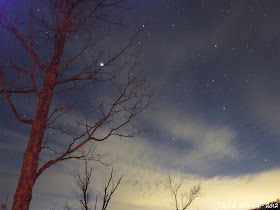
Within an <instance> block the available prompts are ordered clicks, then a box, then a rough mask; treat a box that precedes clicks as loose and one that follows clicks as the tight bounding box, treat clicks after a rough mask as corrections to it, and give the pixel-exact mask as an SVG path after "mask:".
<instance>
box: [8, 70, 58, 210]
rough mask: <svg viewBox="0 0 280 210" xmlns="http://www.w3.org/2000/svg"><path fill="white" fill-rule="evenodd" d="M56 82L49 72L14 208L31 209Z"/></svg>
mask: <svg viewBox="0 0 280 210" xmlns="http://www.w3.org/2000/svg"><path fill="white" fill-rule="evenodd" d="M54 83H55V76H54V75H51V74H47V75H46V80H45V82H44V87H43V90H42V92H41V95H40V99H39V104H38V107H37V111H36V117H35V118H34V122H33V123H32V129H31V133H30V138H29V142H28V145H27V148H26V150H25V153H24V156H23V165H22V169H21V173H20V178H19V182H18V186H17V189H16V193H15V196H14V203H13V210H19V209H22V210H25V209H29V204H30V201H31V199H32V189H33V186H34V184H35V181H36V179H37V169H38V163H39V157H40V152H41V144H42V140H43V137H44V132H45V130H46V122H47V118H48V111H49V107H50V103H51V98H52V95H53V87H54Z"/></svg>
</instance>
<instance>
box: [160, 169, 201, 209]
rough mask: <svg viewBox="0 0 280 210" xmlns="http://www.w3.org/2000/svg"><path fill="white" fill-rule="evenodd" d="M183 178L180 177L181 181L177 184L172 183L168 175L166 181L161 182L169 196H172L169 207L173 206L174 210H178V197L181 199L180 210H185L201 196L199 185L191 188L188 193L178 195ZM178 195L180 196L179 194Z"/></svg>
mask: <svg viewBox="0 0 280 210" xmlns="http://www.w3.org/2000/svg"><path fill="white" fill-rule="evenodd" d="M184 180H185V179H184V178H183V177H181V180H180V181H178V182H174V180H173V178H172V177H171V176H170V175H168V176H167V177H166V179H164V180H163V181H161V184H162V185H163V186H164V187H166V188H167V189H168V190H169V192H170V194H171V195H172V198H173V202H174V203H171V205H174V206H175V208H176V210H179V206H180V204H179V202H180V201H179V197H180V198H181V207H182V210H185V209H187V208H188V207H189V206H190V205H191V203H192V202H193V201H194V200H195V199H196V198H197V197H199V196H201V186H200V184H198V185H196V186H193V187H192V188H191V190H190V191H189V192H182V193H180V189H181V187H182V185H183V184H184ZM179 193H180V194H179Z"/></svg>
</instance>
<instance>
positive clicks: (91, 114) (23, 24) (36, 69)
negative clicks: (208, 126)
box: [0, 0, 153, 210]
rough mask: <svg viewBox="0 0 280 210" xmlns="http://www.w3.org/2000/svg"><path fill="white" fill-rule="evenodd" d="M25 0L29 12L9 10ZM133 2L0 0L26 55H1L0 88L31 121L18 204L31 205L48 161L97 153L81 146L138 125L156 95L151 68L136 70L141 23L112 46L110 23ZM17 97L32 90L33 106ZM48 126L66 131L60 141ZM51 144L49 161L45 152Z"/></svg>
mask: <svg viewBox="0 0 280 210" xmlns="http://www.w3.org/2000/svg"><path fill="white" fill-rule="evenodd" d="M21 3H22V4H23V6H24V7H25V8H26V7H27V6H28V8H29V9H28V13H29V16H28V17H27V16H26V13H24V14H23V17H21V18H18V17H15V16H14V15H12V14H10V13H9V11H11V10H10V9H9V7H13V6H15V5H16V6H17V7H18V4H21ZM35 3H36V8H35V7H34V6H33V5H34V4H35ZM39 8H40V9H39ZM127 9H128V7H127V6H126V4H125V1H124V0H95V1H91V0H45V1H36V2H35V1H34V2H33V1H32V0H29V1H27V0H26V1H20V2H18V1H17V2H12V0H4V1H1V3H0V26H1V27H2V28H3V29H4V30H6V32H7V33H9V35H10V36H14V38H15V40H17V41H18V46H20V47H21V48H19V50H18V51H16V52H15V54H16V53H20V52H23V51H24V52H23V54H22V55H21V56H25V59H23V58H19V57H12V56H10V55H8V54H7V55H0V59H1V63H0V80H1V81H0V82H1V89H0V92H1V93H3V94H4V96H5V98H6V100H7V102H8V104H9V106H10V108H11V110H12V112H13V113H14V115H15V117H16V119H17V120H19V121H20V122H22V123H24V124H27V125H30V136H29V141H28V144H27V147H26V149H25V152H24V156H23V164H22V168H21V172H20V177H19V181H18V185H17V189H16V192H15V195H14V200H13V210H18V209H22V210H27V209H28V208H29V205H30V202H31V199H32V190H33V187H34V185H35V182H36V180H37V179H38V177H39V176H40V175H41V174H42V172H44V171H45V170H46V169H47V168H49V167H50V166H52V165H54V164H56V163H58V162H60V161H63V160H68V159H95V160H96V159H97V160H98V159H99V158H100V157H99V156H97V157H96V156H95V155H92V153H90V152H89V153H87V155H85V156H83V155H82V156H81V155H78V154H77V153H76V151H77V150H78V149H79V148H81V147H82V146H84V145H85V144H87V143H88V142H90V141H103V140H105V139H108V138H109V137H111V136H119V137H133V136H134V135H135V134H137V133H139V132H140V131H139V130H138V129H137V127H136V126H135V124H134V120H135V119H136V118H137V117H138V116H139V114H140V113H141V112H142V111H143V110H145V109H146V108H147V107H149V105H150V104H151V98H152V95H153V93H152V92H151V91H149V90H147V89H146V74H145V73H144V74H143V71H142V72H140V73H139V72H138V73H137V71H136V69H135V66H136V65H137V55H138V52H137V51H135V48H134V47H133V46H134V42H135V39H136V38H137V36H138V34H139V32H140V31H141V30H142V28H140V27H138V29H137V30H135V33H134V35H132V36H131V38H130V39H127V40H126V43H124V42H122V41H121V42H120V46H119V48H116V47H113V46H112V47H108V46H106V43H108V42H110V41H111V37H110V35H111V34H110V33H109V32H110V28H109V27H110V26H111V27H115V28H116V27H121V26H122V19H121V15H120V14H122V12H124V11H126V10H127ZM107 28H108V30H107ZM1 31H3V30H1ZM114 32H116V30H115V31H114ZM77 40H78V41H77ZM77 42H78V43H77ZM114 45H116V43H114ZM104 46H105V47H104ZM106 50H107V51H106ZM89 52H90V55H88V54H87V53H89ZM89 91H90V92H89ZM18 96H24V97H25V98H28V97H30V100H32V101H33V102H32V103H33V104H35V107H34V109H32V110H31V111H30V110H25V111H24V112H22V106H21V107H20V109H19V105H21V104H19V103H16V100H17V98H18ZM29 111H30V112H29ZM25 113H27V114H25ZM81 116H83V117H81ZM47 130H48V131H56V134H57V136H58V135H61V136H59V137H57V138H59V139H60V143H59V144H58V143H55V142H54V141H52V140H50V141H48V140H49V139H50V138H48V137H47V134H46V131H47ZM62 141H64V143H63V142H62ZM45 150H47V151H48V150H49V154H51V155H49V156H51V158H50V159H49V160H42V159H40V155H41V153H42V151H45ZM39 161H43V162H40V165H41V164H42V166H41V167H39Z"/></svg>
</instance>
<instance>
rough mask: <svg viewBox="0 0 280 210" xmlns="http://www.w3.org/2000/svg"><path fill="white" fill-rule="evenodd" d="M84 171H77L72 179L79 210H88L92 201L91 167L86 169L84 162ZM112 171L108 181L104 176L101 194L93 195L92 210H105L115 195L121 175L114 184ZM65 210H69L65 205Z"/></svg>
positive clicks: (86, 164)
mask: <svg viewBox="0 0 280 210" xmlns="http://www.w3.org/2000/svg"><path fill="white" fill-rule="evenodd" d="M84 163H85V164H84V171H83V173H82V174H81V173H79V172H78V171H77V170H75V171H74V173H73V177H74V179H75V181H76V185H77V187H78V190H79V191H78V192H77V191H75V194H76V197H77V199H78V200H79V202H80V205H81V208H82V209H85V210H88V209H90V203H91V201H92V196H93V193H92V191H91V189H90V183H91V181H92V170H93V168H92V167H90V168H89V167H88V161H86V160H85V162H84ZM113 177H114V170H113V168H112V170H111V173H110V176H109V179H108V180H106V176H105V178H104V180H103V186H102V187H103V192H102V193H95V194H96V195H95V204H94V210H98V207H99V206H101V209H102V210H106V209H107V207H108V205H109V202H110V200H111V198H112V195H113V194H114V193H115V191H116V189H117V188H118V186H119V184H120V182H121V180H122V178H123V175H122V176H121V177H120V178H119V179H118V180H117V183H116V184H114V178H113ZM65 208H66V209H71V208H70V207H69V205H68V204H67V205H66V206H65Z"/></svg>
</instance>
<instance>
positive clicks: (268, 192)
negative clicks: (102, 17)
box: [0, 0, 280, 210]
mask: <svg viewBox="0 0 280 210" xmlns="http://www.w3.org/2000/svg"><path fill="white" fill-rule="evenodd" d="M128 2H129V3H130V4H131V5H133V9H132V10H131V11H130V12H128V13H125V14H124V17H123V19H124V21H125V22H126V24H128V25H129V27H131V30H130V29H127V28H122V29H119V31H118V29H117V28H114V30H115V31H114V34H116V36H115V38H113V41H112V43H110V44H111V45H110V44H105V45H104V46H105V47H106V48H107V49H108V50H110V49H111V48H112V49H113V48H116V47H118V43H120V42H124V41H126V39H128V36H129V35H130V34H132V33H125V31H126V30H129V31H130V32H132V31H133V28H135V25H139V26H141V27H144V28H145V30H144V32H143V33H142V34H140V36H139V37H138V38H137V41H136V42H135V48H137V49H139V50H140V51H141V54H140V55H141V56H140V61H141V64H140V65H139V66H138V67H137V68H138V69H139V70H141V71H147V72H149V86H150V87H151V88H155V89H156V97H157V99H158V100H157V102H156V104H155V106H156V107H157V109H156V110H151V111H146V112H145V113H144V114H143V115H142V117H141V118H140V120H139V121H138V122H137V125H138V126H139V127H140V128H141V129H143V130H145V131H146V132H145V133H143V134H140V135H138V136H136V137H135V138H134V139H116V138H115V139H114V138H111V139H108V140H106V141H104V142H100V143H97V147H98V151H99V152H100V153H102V152H104V153H106V152H109V153H110V157H111V158H112V159H114V158H117V159H118V161H117V162H116V163H115V164H114V169H115V171H116V177H118V175H121V174H125V176H124V179H123V182H122V183H121V185H120V187H119V188H118V190H117V192H116V194H115V197H114V198H113V199H112V202H111V204H110V205H111V206H109V209H114V210H120V209H128V210H140V209H141V210H142V209H145V210H146V209H147V210H150V209H153V210H165V209H166V210H167V209H172V208H173V207H172V206H171V205H170V202H171V197H170V196H169V192H168V191H167V190H166V189H165V188H164V187H163V186H161V185H160V183H159V182H160V180H161V179H163V178H164V174H167V173H170V174H172V175H173V176H174V177H175V178H179V177H180V176H184V177H186V178H187V183H186V189H189V188H190V187H191V186H192V185H194V184H197V183H201V186H202V189H203V190H202V191H203V197H201V198H197V200H195V202H194V203H193V204H192V207H191V209H215V208H217V206H218V205H217V202H225V203H227V204H230V203H233V202H236V203H240V202H243V203H244V202H247V204H248V205H249V204H261V203H263V202H268V201H273V200H276V199H277V198H280V186H279V177H280V169H279V164H280V155H279V151H280V141H279V138H280V129H279V126H280V123H279V119H280V94H279V93H280V82H279V81H280V70H279V67H280V63H279V62H280V22H279V21H278V20H279V19H280V13H279V11H280V2H279V1H257V0H255V1H237V0H236V1H206V0H205V1H201V0H199V1H197V0H173V1H172V0H169V1H163V0H141V1H136V0H133V1H132V0H130V1H128ZM40 6H42V5H41V4H40V3H39V4H38V12H40V9H42V10H44V8H40ZM15 11H18V12H19V14H21V15H22V14H24V9H23V10H21V9H19V8H17V9H16V10H15ZM142 25H143V26H142ZM104 30H105V29H104ZM0 36H1V38H0V45H1V46H2V47H1V48H2V49H0V53H1V54H3V53H5V54H8V55H13V56H15V57H16V56H22V55H24V52H21V49H20V47H19V46H20V45H19V43H18V42H17V41H16V40H15V39H14V38H12V37H11V36H10V35H9V34H7V32H6V31H5V30H3V29H2V28H1V30H0ZM80 36H82V35H80ZM77 39H79V37H77ZM78 45H79V41H77V42H76V44H75V46H78ZM22 53H23V54H22ZM42 53H43V54H47V53H48V50H45V51H43V52H42ZM88 54H90V52H89V53H88ZM88 56H89V57H88V59H90V55H88ZM17 61H18V62H19V63H24V62H25V61H24V57H18V58H17ZM46 62H47V61H46ZM1 65H3V61H2V60H1ZM34 100H35V99H34ZM16 103H17V104H18V105H19V106H18V107H19V108H20V110H21V111H22V113H24V112H30V110H31V113H32V108H33V107H35V106H34V104H36V102H34V101H33V98H29V99H26V98H24V97H19V98H18V99H16ZM0 110H1V121H0V150H1V152H0V163H1V168H0V177H1V179H0V180H1V181H0V186H1V187H0V193H1V194H0V195H1V198H3V197H4V195H5V193H10V195H11V197H12V196H13V194H14V191H15V188H16V184H17V179H18V177H19V172H20V167H21V164H22V155H23V152H24V148H25V146H26V143H27V141H28V135H29V130H30V127H29V126H26V125H22V124H21V123H19V122H18V121H17V120H16V118H15V117H14V115H13V113H12V111H11V109H10V108H9V106H8V104H7V102H6V101H5V100H4V97H3V96H1V102H0ZM68 120H69V119H68ZM46 135H47V136H48V137H49V138H50V139H55V138H56V137H55V136H53V135H52V133H47V134H46ZM46 157H48V154H43V156H42V158H43V159H44V158H46ZM79 165H80V164H79V163H78V162H64V163H62V164H59V165H56V166H53V167H52V168H50V169H48V170H47V171H45V172H44V173H43V174H42V176H41V177H40V178H39V179H38V180H37V182H36V186H35V188H34V198H33V200H32V203H31V209H51V208H52V206H53V203H54V204H55V205H56V207H57V208H58V209H60V208H61V206H63V205H64V203H65V201H66V200H68V201H69V203H71V202H72V203H73V204H74V203H75V197H74V196H73V193H72V192H73V189H74V188H75V184H74V181H73V178H72V177H71V175H70V172H71V170H72V169H73V168H77V167H79ZM93 166H94V168H95V170H94V178H93V183H94V184H93V187H94V189H98V188H99V187H100V184H99V183H101V179H102V176H103V175H104V173H105V172H107V173H108V172H109V171H110V167H107V168H106V167H103V166H100V165H98V164H93ZM42 204H43V206H44V207H42ZM75 205H76V206H78V203H75ZM173 209H174V208H173Z"/></svg>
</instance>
